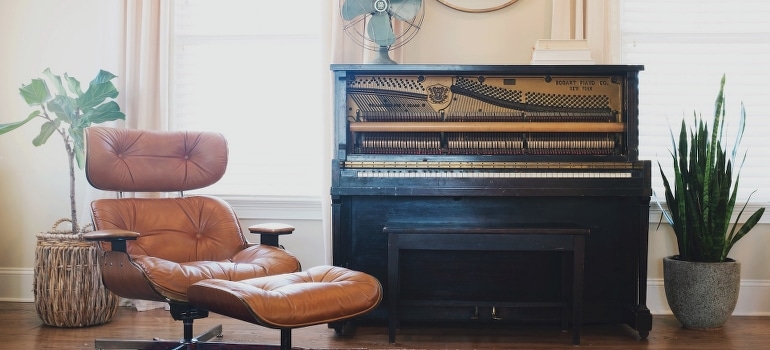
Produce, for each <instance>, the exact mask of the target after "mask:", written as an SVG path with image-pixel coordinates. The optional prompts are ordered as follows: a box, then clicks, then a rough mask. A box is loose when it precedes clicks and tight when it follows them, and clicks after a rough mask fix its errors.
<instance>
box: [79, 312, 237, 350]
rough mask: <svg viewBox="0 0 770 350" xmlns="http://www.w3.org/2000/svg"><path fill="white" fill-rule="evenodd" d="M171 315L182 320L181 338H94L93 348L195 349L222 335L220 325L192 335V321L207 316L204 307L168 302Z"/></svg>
mask: <svg viewBox="0 0 770 350" xmlns="http://www.w3.org/2000/svg"><path fill="white" fill-rule="evenodd" d="M169 306H170V307H171V310H170V311H171V316H172V317H173V318H174V320H177V321H182V324H183V331H184V337H183V338H182V339H181V340H162V339H157V338H156V339H153V340H130V339H127V340H124V339H96V340H95V341H94V348H95V349H139V350H150V349H163V350H168V349H179V350H181V349H195V348H196V346H195V345H196V344H198V343H201V342H206V341H208V340H209V339H212V338H214V337H221V336H222V325H217V326H214V327H212V328H211V329H209V330H208V331H206V332H205V333H203V334H200V335H199V336H197V337H193V321H194V320H196V319H200V318H205V317H208V316H209V312H208V310H206V309H201V308H198V307H195V306H192V305H189V304H179V303H173V302H171V303H169Z"/></svg>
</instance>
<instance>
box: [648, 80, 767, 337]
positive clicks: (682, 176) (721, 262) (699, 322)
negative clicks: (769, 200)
mask: <svg viewBox="0 0 770 350" xmlns="http://www.w3.org/2000/svg"><path fill="white" fill-rule="evenodd" d="M724 86H725V77H724V76H722V80H721V85H720V88H719V94H718V95H717V98H716V103H715V110H714V118H713V120H712V121H711V122H712V125H711V129H710V130H709V125H708V123H707V122H705V121H704V120H703V119H701V118H700V117H699V116H698V115H697V113H696V114H695V116H694V122H695V125H694V126H693V127H692V128H690V129H689V132H688V128H687V126H686V123H685V121H682V126H681V131H680V133H679V141H678V142H676V141H674V147H675V149H674V150H672V152H671V155H672V160H673V163H674V177H673V178H671V180H672V181H673V183H672V182H671V181H669V178H668V177H667V176H666V174H665V173H664V172H663V169H662V168H661V170H660V172H661V175H662V176H663V184H664V186H665V190H666V191H665V192H666V204H667V205H668V210H663V215H664V217H665V218H666V220H667V221H668V222H669V224H670V225H671V226H672V227H673V229H674V233H675V234H676V240H677V245H678V249H679V254H678V255H675V256H671V257H666V258H665V259H664V261H663V263H664V264H663V267H664V268H663V273H664V285H665V291H666V297H667V299H668V303H669V306H670V307H671V310H672V311H673V313H674V315H675V316H676V317H677V319H678V320H679V321H680V322H681V323H682V324H683V325H684V326H685V327H688V328H704V329H709V328H719V327H721V326H722V325H724V323H725V322H726V321H727V319H728V318H729V316H730V315H731V314H732V312H733V310H734V309H735V305H736V302H737V299H738V290H739V288H740V263H739V262H737V261H735V260H733V259H730V258H728V257H727V255H728V254H729V252H730V250H731V249H732V247H733V246H734V245H735V243H736V242H738V240H740V239H741V238H743V237H744V236H745V235H746V234H748V232H749V231H750V230H751V229H752V228H753V227H754V226H755V225H756V224H757V222H759V219H760V218H761V217H762V214H763V213H764V211H765V209H764V208H760V209H758V210H757V211H756V212H754V213H753V214H752V215H751V216H750V217H749V218H748V219H747V220H746V221H745V222H744V223H743V225H739V224H738V222H739V221H740V218H741V216H742V214H743V212H744V211H745V210H746V207H747V205H748V200H747V202H746V203H745V204H744V205H743V207H742V208H741V210H740V212H739V213H738V217H737V218H736V220H735V222H734V223H733V224H732V225H730V218H731V216H732V213H733V208H734V207H735V201H736V197H737V191H738V180H739V177H740V166H741V165H742V160H743V159H736V155H737V153H738V146H739V145H740V142H741V136H742V134H743V130H744V127H745V122H746V111H745V108H744V106H743V104H741V112H740V122H739V126H738V131H737V135H736V139H735V140H734V144H733V149H732V151H728V150H727V145H725V139H724V124H725V97H724ZM672 138H673V135H672ZM744 159H745V156H744ZM736 160H737V161H739V162H740V163H736ZM734 167H737V168H734ZM749 198H750V196H749ZM728 229H729V231H728Z"/></svg>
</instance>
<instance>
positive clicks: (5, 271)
mask: <svg viewBox="0 0 770 350" xmlns="http://www.w3.org/2000/svg"><path fill="white" fill-rule="evenodd" d="M33 280H34V273H33V269H32V268H7V267H5V268H0V301H9V302H32V301H34V300H35V297H34V294H33V292H32V283H33Z"/></svg>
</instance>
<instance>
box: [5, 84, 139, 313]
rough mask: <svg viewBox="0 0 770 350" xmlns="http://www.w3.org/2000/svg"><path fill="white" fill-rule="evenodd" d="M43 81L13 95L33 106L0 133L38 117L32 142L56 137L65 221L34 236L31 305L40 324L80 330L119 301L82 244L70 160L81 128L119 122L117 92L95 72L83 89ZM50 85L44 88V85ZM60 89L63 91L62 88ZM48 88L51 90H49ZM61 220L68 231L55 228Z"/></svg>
mask: <svg viewBox="0 0 770 350" xmlns="http://www.w3.org/2000/svg"><path fill="white" fill-rule="evenodd" d="M43 75H44V76H45V78H47V80H46V79H44V78H37V79H32V81H31V82H30V83H29V84H27V85H22V87H21V88H19V92H20V93H21V96H22V97H23V98H24V100H25V101H26V102H27V104H28V105H30V106H32V107H35V108H37V109H36V110H35V111H33V112H32V113H30V114H29V115H28V116H27V117H26V118H25V119H23V120H21V121H18V122H13V123H6V124H0V135H2V134H5V133H7V132H10V131H12V130H15V129H17V128H19V127H21V126H23V125H24V124H27V123H28V122H30V121H32V120H33V119H43V120H44V121H43V124H42V126H41V127H40V133H39V134H38V135H37V136H36V137H35V138H34V139H33V140H32V144H33V145H35V146H40V145H42V144H45V143H46V142H47V141H48V139H49V138H50V137H51V136H52V135H53V134H59V136H61V137H62V140H63V141H64V149H65V150H66V152H67V161H68V164H69V179H70V214H71V218H70V219H63V220H60V221H57V223H56V224H54V226H53V229H52V231H50V232H44V233H39V234H38V235H37V246H36V248H35V267H34V274H35V283H34V288H33V289H34V295H35V307H36V309H37V311H38V315H39V316H40V318H41V320H43V322H44V323H45V324H48V325H52V326H58V327H83V326H91V325H96V324H102V323H106V322H109V321H110V319H111V318H112V316H113V315H114V314H115V312H116V311H117V307H118V301H119V299H118V298H117V296H115V295H114V294H112V293H110V292H109V291H108V290H106V289H105V288H104V286H102V284H101V272H100V271H99V264H98V263H97V260H98V257H97V255H96V249H95V247H94V246H93V244H92V243H86V242H84V241H83V239H82V237H81V234H82V232H83V231H85V230H86V227H87V226H86V227H81V226H79V225H78V221H77V206H76V203H75V162H76V161H77V164H78V167H80V168H81V169H82V168H83V165H84V160H85V154H84V148H83V130H84V129H85V128H86V127H88V126H90V125H92V124H98V123H103V122H107V121H114V120H120V119H125V114H123V112H121V111H120V107H119V106H118V104H117V103H116V102H115V101H114V99H115V98H116V97H117V96H118V90H117V89H116V88H115V85H114V84H113V83H112V82H111V80H112V79H114V78H115V77H116V76H115V75H114V74H112V73H110V72H107V71H105V70H100V71H99V73H98V74H97V75H96V77H95V78H94V79H93V80H92V81H91V82H90V83H89V85H88V88H87V89H86V90H85V91H83V90H82V89H81V86H80V82H79V81H78V80H77V79H75V78H73V77H71V76H69V75H67V74H66V73H65V74H64V75H63V76H59V75H55V74H53V73H52V72H51V70H50V69H46V70H45V71H43ZM49 83H50V85H49ZM65 86H66V88H65ZM49 87H52V88H53V89H54V90H53V95H52V91H51V89H50V88H49ZM61 222H69V225H70V227H71V229H69V230H66V229H65V230H59V229H58V228H57V226H58V225H59V223H61Z"/></svg>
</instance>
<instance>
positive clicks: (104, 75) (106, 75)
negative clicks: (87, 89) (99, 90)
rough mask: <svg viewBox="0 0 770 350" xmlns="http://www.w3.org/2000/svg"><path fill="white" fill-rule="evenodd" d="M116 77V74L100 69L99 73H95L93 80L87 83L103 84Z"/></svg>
mask: <svg viewBox="0 0 770 350" xmlns="http://www.w3.org/2000/svg"><path fill="white" fill-rule="evenodd" d="M117 77H118V76H117V75H115V74H112V73H110V72H108V71H106V70H103V69H100V70H99V73H98V74H96V77H95V78H94V80H91V82H90V83H89V84H88V85H89V86H90V85H98V84H104V83H106V82H109V81H110V80H112V79H115V78H117Z"/></svg>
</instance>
